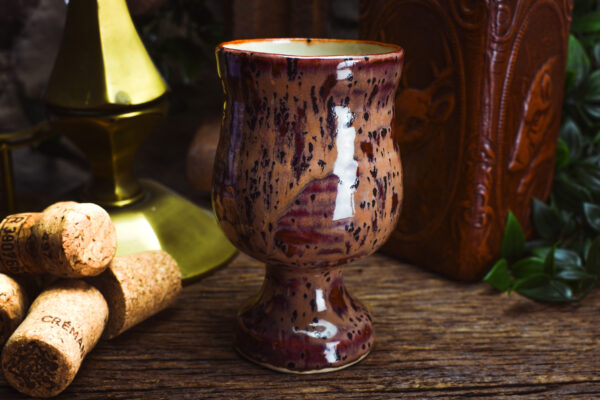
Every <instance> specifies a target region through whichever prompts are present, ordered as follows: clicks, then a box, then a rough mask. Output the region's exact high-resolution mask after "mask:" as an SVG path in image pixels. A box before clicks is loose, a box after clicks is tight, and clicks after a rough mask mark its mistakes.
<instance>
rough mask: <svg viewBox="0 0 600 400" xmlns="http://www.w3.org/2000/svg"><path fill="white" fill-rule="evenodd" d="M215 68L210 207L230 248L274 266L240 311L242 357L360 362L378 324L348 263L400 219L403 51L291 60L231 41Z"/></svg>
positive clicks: (282, 362) (309, 366)
mask: <svg viewBox="0 0 600 400" xmlns="http://www.w3.org/2000/svg"><path fill="white" fill-rule="evenodd" d="M259 41H260V40H259ZM259 41H251V42H259ZM264 41H265V40H263V42H264ZM292 41H295V42H296V44H298V45H306V46H307V47H310V46H311V45H314V43H321V42H335V43H340V44H346V43H349V41H327V40H315V39H313V40H310V39H307V40H306V39H304V40H303V39H294V40H292ZM357 42H358V41H354V42H353V43H357ZM230 43H234V44H235V43H247V41H244V42H242V41H239V42H230ZM379 45H381V44H379ZM382 46H383V45H382ZM217 59H218V65H219V74H220V77H221V80H222V83H223V88H224V91H225V97H226V101H225V110H224V118H223V124H222V129H221V138H220V141H219V145H218V148H217V156H216V161H215V169H214V181H213V207H214V210H215V214H216V215H217V218H218V219H219V222H220V224H221V227H222V229H223V231H224V232H225V233H226V235H227V236H228V237H229V239H230V240H231V241H232V242H233V244H234V245H235V246H237V247H238V248H239V249H240V250H242V251H243V252H245V253H247V254H248V255H250V256H252V257H254V258H256V259H259V260H261V261H264V262H265V263H266V264H267V268H266V276H265V281H264V283H263V286H262V288H261V290H260V292H259V293H258V294H257V295H256V296H255V297H253V298H251V299H249V300H248V301H247V302H246V303H245V304H244V305H243V306H242V307H241V309H240V311H239V312H238V316H237V334H236V348H237V349H238V351H239V352H240V353H242V355H244V356H246V357H247V358H249V359H251V360H253V361H255V362H258V363H259V364H262V365H265V366H267V367H270V368H273V369H277V370H281V371H287V372H323V371H327V370H331V369H337V368H342V367H344V366H348V365H351V364H352V363H354V362H357V361H359V360H360V359H362V358H363V357H364V356H365V355H366V354H368V352H369V351H370V349H371V347H372V345H373V338H374V336H373V325H372V321H371V316H370V314H369V312H368V311H367V309H366V308H365V307H364V306H363V305H362V304H361V303H360V302H359V301H357V300H355V299H354V298H353V297H352V296H350V294H349V293H348V291H347V290H346V288H345V286H344V282H343V278H342V270H341V265H342V264H344V263H348V262H350V261H352V260H355V259H357V258H359V257H363V256H366V255H369V254H371V253H373V252H374V251H375V250H377V248H378V247H379V246H380V245H382V244H383V243H384V242H385V240H386V239H387V237H388V236H389V234H390V233H391V231H392V230H393V228H394V226H395V224H396V222H397V219H398V216H399V213H400V205H401V202H402V172H401V164H400V157H399V152H398V148H397V145H396V143H395V141H394V139H393V137H392V132H391V125H392V118H393V105H394V98H395V92H396V89H397V86H398V83H399V80H400V73H401V68H402V62H403V53H402V50H401V49H400V48H399V47H397V46H390V47H389V48H388V49H387V52H385V53H380V54H366V55H337V56H322V55H321V56H294V55H284V54H275V53H266V52H252V51H250V50H247V49H246V50H244V49H239V48H232V47H230V45H229V44H228V43H225V44H222V45H220V46H219V47H218V48H217ZM374 289H376V288H374Z"/></svg>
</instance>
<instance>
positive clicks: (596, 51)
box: [592, 43, 600, 65]
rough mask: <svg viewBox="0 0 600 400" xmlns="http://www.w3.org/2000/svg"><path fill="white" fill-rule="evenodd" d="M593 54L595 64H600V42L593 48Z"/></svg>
mask: <svg viewBox="0 0 600 400" xmlns="http://www.w3.org/2000/svg"><path fill="white" fill-rule="evenodd" d="M592 56H593V58H594V65H600V43H595V44H594V47H593V48H592Z"/></svg>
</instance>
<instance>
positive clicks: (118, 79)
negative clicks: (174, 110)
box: [46, 0, 235, 280]
mask: <svg viewBox="0 0 600 400" xmlns="http://www.w3.org/2000/svg"><path fill="white" fill-rule="evenodd" d="M166 92H167V86H166V84H165V82H164V81H163V79H162V77H161V76H160V74H159V73H158V71H157V70H156V68H155V66H154V64H153V62H152V60H151V59H150V57H149V55H148V53H147V52H146V49H145V48H144V45H143V44H142V42H141V40H140V38H139V36H138V34H137V32H136V30H135V27H134V25H133V22H132V21H131V17H130V15H129V11H128V9H127V5H126V3H125V0H101V1H100V0H71V1H70V2H69V6H68V10H67V20H66V24H65V30H64V33H63V39H62V43H61V47H60V50H59V53H58V56H57V59H56V63H55V65H54V70H53V72H52V75H51V77H50V81H49V83H48V89H47V92H46V103H47V110H48V117H49V121H50V124H51V127H52V129H53V130H56V131H58V132H60V133H63V134H65V135H66V136H67V137H68V138H69V139H70V140H71V141H73V142H74V143H75V144H76V145H77V146H78V147H79V148H80V149H81V150H82V151H83V152H84V153H85V154H86V156H87V158H88V160H89V162H90V165H91V169H92V180H91V182H90V184H89V185H87V186H86V187H85V188H84V190H83V192H82V196H83V198H85V199H86V200H88V201H92V202H95V203H98V204H101V205H103V206H105V207H106V208H107V209H108V210H109V212H110V214H111V217H112V218H113V221H114V222H115V225H116V227H117V235H118V238H119V246H118V249H117V254H126V253H131V252H135V251H142V250H151V249H163V250H165V251H167V252H169V253H170V254H171V255H172V256H173V257H174V258H175V259H176V260H177V262H178V263H179V265H180V267H181V270H182V274H183V277H184V279H186V280H190V279H193V278H197V277H199V276H201V275H203V274H205V273H207V272H209V271H211V270H213V269H214V268H216V267H218V266H221V265H223V264H224V263H226V262H227V261H228V260H229V259H230V258H231V257H232V256H233V255H234V254H235V249H234V247H233V246H232V245H231V244H230V243H229V241H228V240H227V239H226V238H225V236H224V235H223V233H222V232H221V230H220V229H219V227H218V226H217V224H216V222H215V220H214V217H213V216H212V214H211V213H210V212H208V211H207V210H204V209H201V208H199V207H197V206H196V205H194V204H192V203H191V202H189V201H187V200H185V199H183V198H182V197H180V196H179V195H177V194H176V193H174V192H172V191H170V190H169V189H167V188H165V187H164V186H162V185H160V184H158V183H156V182H153V181H150V180H142V181H139V180H138V179H136V177H135V176H134V174H133V161H134V157H135V154H136V152H137V151H138V149H139V147H140V145H141V144H142V143H143V141H144V140H145V139H146V137H147V135H148V133H149V132H150V131H151V130H153V129H154V128H156V126H157V125H158V124H159V123H160V122H161V121H162V120H163V118H164V117H165V115H166V113H167V109H168V104H167V101H166V97H165V93H166Z"/></svg>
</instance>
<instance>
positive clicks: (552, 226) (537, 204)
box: [533, 198, 563, 240]
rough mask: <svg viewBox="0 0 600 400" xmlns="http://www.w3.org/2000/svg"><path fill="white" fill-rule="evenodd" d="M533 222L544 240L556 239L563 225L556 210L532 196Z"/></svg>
mask: <svg viewBox="0 0 600 400" xmlns="http://www.w3.org/2000/svg"><path fill="white" fill-rule="evenodd" d="M533 224H534V225H535V229H536V231H537V233H538V234H539V235H540V236H541V237H542V238H544V239H546V240H557V239H558V237H559V236H560V231H561V229H562V225H563V224H562V220H561V218H560V214H559V213H558V211H557V210H556V209H554V208H552V207H550V206H549V205H547V204H545V203H543V202H541V201H540V200H538V199H536V198H533Z"/></svg>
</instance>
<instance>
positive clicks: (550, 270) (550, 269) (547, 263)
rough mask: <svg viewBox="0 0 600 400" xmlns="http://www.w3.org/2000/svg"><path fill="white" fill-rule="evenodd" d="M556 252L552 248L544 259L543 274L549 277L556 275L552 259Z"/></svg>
mask: <svg viewBox="0 0 600 400" xmlns="http://www.w3.org/2000/svg"><path fill="white" fill-rule="evenodd" d="M555 251H556V246H552V248H551V249H550V251H549V252H548V254H546V258H545V259H544V272H545V273H546V274H547V275H549V276H554V274H555V273H556V264H555V262H554V261H555V259H554V252H555Z"/></svg>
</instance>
